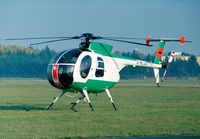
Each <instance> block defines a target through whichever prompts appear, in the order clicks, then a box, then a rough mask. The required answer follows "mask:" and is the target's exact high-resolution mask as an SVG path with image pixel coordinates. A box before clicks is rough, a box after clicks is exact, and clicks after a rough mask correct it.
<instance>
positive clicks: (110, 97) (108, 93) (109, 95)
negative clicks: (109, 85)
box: [105, 89, 117, 110]
mask: <svg viewBox="0 0 200 139" xmlns="http://www.w3.org/2000/svg"><path fill="white" fill-rule="evenodd" d="M105 91H106V94H107V95H108V97H109V99H110V101H111V103H112V106H113V108H114V110H117V108H116V106H115V104H114V102H113V99H112V96H111V94H110V92H109V90H108V89H105Z"/></svg>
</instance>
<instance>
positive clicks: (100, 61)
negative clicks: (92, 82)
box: [95, 57, 104, 77]
mask: <svg viewBox="0 0 200 139" xmlns="http://www.w3.org/2000/svg"><path fill="white" fill-rule="evenodd" d="M95 76H96V77H103V76H104V61H103V59H102V58H101V57H97V68H96V72H95Z"/></svg>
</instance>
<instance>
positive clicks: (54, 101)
mask: <svg viewBox="0 0 200 139" xmlns="http://www.w3.org/2000/svg"><path fill="white" fill-rule="evenodd" d="M64 94H65V91H64V90H62V91H61V93H60V94H59V95H58V96H57V97H56V98H55V99H54V100H53V102H52V103H51V104H50V105H49V107H48V108H47V110H49V109H50V108H51V107H52V106H53V104H55V103H56V101H58V99H60V98H61V97H62V96H63V95H64Z"/></svg>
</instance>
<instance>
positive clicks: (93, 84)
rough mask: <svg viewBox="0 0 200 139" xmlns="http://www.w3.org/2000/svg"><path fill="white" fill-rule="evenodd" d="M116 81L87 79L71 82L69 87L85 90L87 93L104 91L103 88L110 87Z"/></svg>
mask: <svg viewBox="0 0 200 139" xmlns="http://www.w3.org/2000/svg"><path fill="white" fill-rule="evenodd" d="M116 83H117V82H111V81H102V80H88V81H87V82H86V83H81V82H73V83H72V85H71V87H72V88H73V89H75V90H77V91H82V90H83V89H85V90H87V91H88V92H89V93H99V92H104V91H105V89H110V88H112V87H113V86H114V85H115V84H116Z"/></svg>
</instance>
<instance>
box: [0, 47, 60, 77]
mask: <svg viewBox="0 0 200 139" xmlns="http://www.w3.org/2000/svg"><path fill="white" fill-rule="evenodd" d="M55 54H56V52H55V51H52V50H50V49H49V48H48V47H46V48H45V49H43V50H38V49H33V48H22V47H18V46H0V77H22V78H32V77H34V78H46V74H47V73H46V69H47V66H48V63H49V61H50V59H51V58H52V57H53V56H54V55H55Z"/></svg>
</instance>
